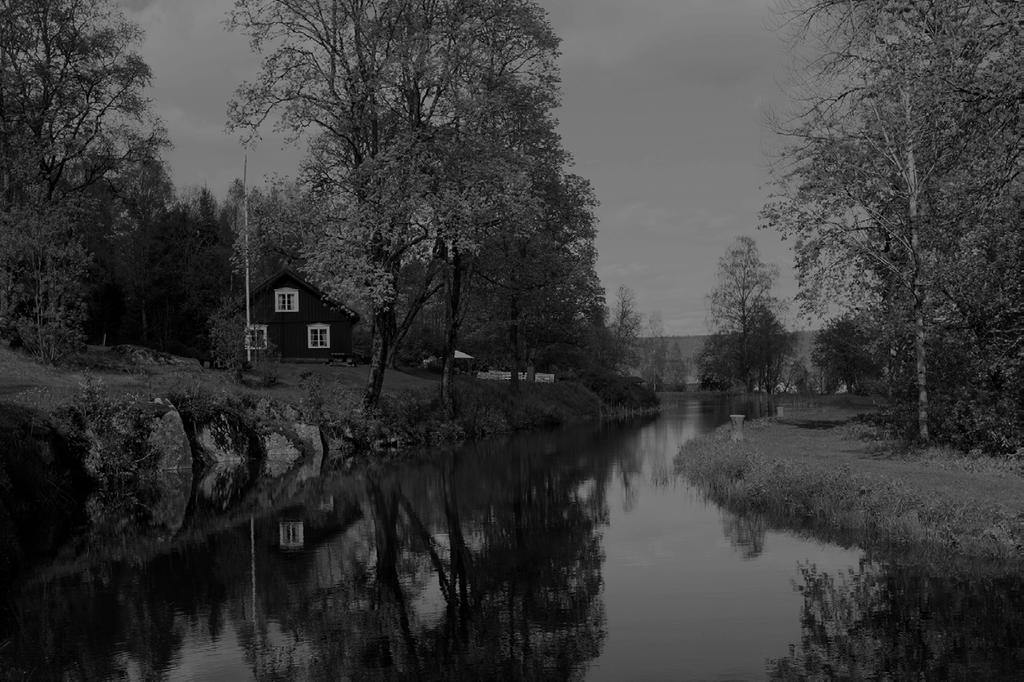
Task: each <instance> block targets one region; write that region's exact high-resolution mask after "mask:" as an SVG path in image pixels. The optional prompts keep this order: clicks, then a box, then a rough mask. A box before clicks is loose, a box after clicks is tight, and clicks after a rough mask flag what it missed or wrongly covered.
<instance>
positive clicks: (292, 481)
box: [0, 374, 657, 583]
mask: <svg viewBox="0 0 1024 682" xmlns="http://www.w3.org/2000/svg"><path fill="white" fill-rule="evenodd" d="M627 383H628V382H627ZM619 388H621V387H619ZM458 395H459V403H458V406H457V407H458V414H457V415H456V417H455V419H449V418H448V417H447V416H446V415H445V413H444V411H443V408H442V406H441V404H440V400H439V399H438V398H437V397H436V392H435V391H407V392H396V393H392V394H388V395H385V396H384V398H383V400H382V401H381V404H380V407H379V408H378V409H377V410H375V411H372V412H369V413H367V412H364V411H363V410H362V409H360V401H359V397H360V396H359V394H358V393H356V392H353V391H351V390H346V389H344V388H340V387H335V386H331V385H328V384H326V383H324V382H323V381H322V380H321V379H320V378H319V377H318V376H316V375H315V374H311V375H310V376H309V377H307V379H306V380H305V385H304V397H303V398H302V399H301V400H298V401H291V402H287V403H286V402H283V401H280V400H274V399H271V398H268V397H261V396H260V395H259V394H254V393H252V392H249V393H242V392H239V393H233V392H228V391H218V392H214V391H211V390H209V389H206V388H203V387H201V385H198V384H197V385H196V386H194V387H192V388H190V389H187V390H183V391H180V392H176V393H171V394H169V395H166V396H160V397H155V398H154V397H144V396H136V395H130V394H117V393H111V392H107V391H106V390H105V388H104V386H103V385H102V384H101V383H99V382H93V381H90V382H87V383H86V384H85V385H83V387H82V388H81V391H80V392H79V394H78V395H77V396H75V397H74V399H72V400H70V401H67V402H66V403H65V404H63V405H62V406H60V407H58V408H57V409H55V410H53V411H52V413H46V412H43V411H40V410H34V409H30V408H26V407H22V406H15V405H12V404H4V403H0V449H2V450H3V451H4V452H5V453H6V454H5V456H4V458H2V459H0V583H4V582H6V581H8V580H10V579H11V578H12V577H13V576H14V575H15V574H16V572H17V571H18V570H19V569H20V568H23V567H24V566H25V565H27V564H29V563H31V562H32V561H34V560H35V559H38V558H43V557H47V556H49V557H53V556H55V555H59V556H61V557H62V558H63V559H64V560H72V559H73V558H74V557H76V556H82V555H84V554H93V553H96V554H97V555H103V554H104V552H105V551H106V550H109V549H110V547H109V543H110V539H111V538H117V539H118V542H119V543H121V544H123V545H124V547H122V550H123V551H122V553H126V552H128V551H129V549H128V548H129V546H130V545H133V543H134V545H140V544H148V545H150V546H153V545H159V544H161V543H165V542H167V541H169V540H173V539H175V538H180V537H186V536H189V535H191V534H194V533H196V532H201V530H202V528H204V527H206V526H207V525H209V524H210V523H211V522H214V521H215V520H217V519H220V518H223V517H225V516H226V515H229V514H231V513H234V512H237V510H238V509H239V508H242V507H250V508H251V507H256V506H269V507H273V506H274V505H276V504H280V503H282V502H283V501H286V500H288V499H291V498H293V497H294V496H295V495H297V494H299V492H301V490H302V489H304V487H305V486H307V485H309V484H310V482H311V481H314V480H316V479H319V478H320V477H321V476H323V475H328V474H332V473H335V472H342V473H344V472H348V471H352V470H353V469H355V468H358V467H361V466H366V465H370V464H376V463H380V462H388V461H394V460H396V459H401V458H403V457H407V456H409V454H410V453H412V452H417V451H422V448H423V447H425V446H430V445H434V444H440V443H446V442H458V441H460V440H464V439H467V438H481V437H485V436H488V435H491V434H497V433H507V432H512V431H517V430H526V429H538V428H546V427H553V426H558V425H562V424H567V423H571V422H578V421H585V420H596V419H600V418H609V417H611V416H616V415H618V416H626V415H629V414H635V413H638V412H640V411H642V410H651V409H654V408H656V405H657V399H656V397H655V396H654V395H653V394H652V393H649V392H646V393H645V392H644V391H642V390H638V387H635V386H630V387H629V388H628V390H626V392H625V393H622V392H620V393H618V394H614V395H615V397H621V396H622V395H627V397H629V398H630V399H631V401H630V402H628V403H626V404H619V405H615V404H608V403H606V402H604V401H603V400H602V397H601V396H600V395H599V394H597V393H595V392H594V391H592V390H590V389H589V388H587V387H586V386H584V385H583V384H582V383H578V382H559V383H555V384H526V385H523V386H522V387H521V390H520V391H519V392H517V393H512V392H510V391H509V387H508V386H507V385H506V384H500V383H492V382H482V381H475V380H468V379H467V380H465V381H462V382H460V385H459V392H458ZM607 395H613V394H612V393H607ZM108 553H109V552H108ZM115 553H116V552H115Z"/></svg>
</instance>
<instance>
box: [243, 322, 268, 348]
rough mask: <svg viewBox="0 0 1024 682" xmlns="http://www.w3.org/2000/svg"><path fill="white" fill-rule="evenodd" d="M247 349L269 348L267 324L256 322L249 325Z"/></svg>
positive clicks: (246, 341)
mask: <svg viewBox="0 0 1024 682" xmlns="http://www.w3.org/2000/svg"><path fill="white" fill-rule="evenodd" d="M245 349H246V350H266V349H267V325H265V324H254V325H250V326H249V333H248V334H246V335H245Z"/></svg>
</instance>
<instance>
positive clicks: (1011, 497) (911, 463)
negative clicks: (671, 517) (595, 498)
mask: <svg viewBox="0 0 1024 682" xmlns="http://www.w3.org/2000/svg"><path fill="white" fill-rule="evenodd" d="M790 412H794V411H792V410H791V411H790ZM803 412H804V414H798V415H797V416H796V417H795V418H791V419H787V420H776V419H764V420H758V421H755V422H752V423H748V424H746V425H745V428H744V438H743V440H739V441H737V440H734V439H733V434H732V429H731V427H728V426H727V427H723V428H721V429H719V430H717V431H715V432H714V433H712V434H709V435H707V436H704V437H702V438H698V439H696V440H694V441H692V442H690V443H687V444H686V445H684V446H683V447H682V448H681V449H680V452H679V455H678V457H677V459H676V466H677V470H678V471H679V472H681V473H682V474H684V475H685V476H686V477H687V478H688V479H689V480H690V481H691V482H692V483H693V484H694V485H696V486H697V488H698V489H699V490H700V491H701V492H702V493H703V494H704V495H705V496H706V497H707V499H709V500H710V501H712V502H714V503H716V504H718V505H720V506H722V507H724V508H726V509H728V510H730V511H731V512H734V513H738V514H745V515H758V516H761V517H763V518H766V519H767V520H768V522H769V523H770V524H771V525H775V526H778V527H785V528H788V529H794V530H799V531H802V532H807V533H810V534H812V535H814V536H817V537H820V538H822V539H825V540H829V541H834V542H839V543H840V544H844V545H850V544H856V545H859V546H860V547H862V548H864V549H866V550H869V551H873V550H882V551H894V550H895V551H913V552H915V553H916V554H918V555H919V556H921V557H925V556H932V557H935V556H939V555H947V556H953V555H957V556H963V557H965V558H966V557H976V558H986V559H999V560H1012V561H1014V562H1019V561H1020V560H1021V559H1024V523H1022V519H1024V477H1022V475H1021V467H1019V466H1018V465H1017V464H1015V463H1014V462H1008V461H1007V460H1005V459H996V458H988V457H981V456H973V457H967V456H954V455H953V453H951V452H945V451H944V452H936V451H935V449H931V450H923V451H915V450H911V449H907V448H905V447H902V446H899V445H898V444H896V443H894V442H888V441H883V440H879V436H878V435H877V433H876V432H875V431H874V430H873V429H872V428H871V427H869V426H867V425H866V423H865V422H864V421H860V420H848V419H835V416H834V415H830V418H829V419H820V418H816V417H820V415H816V414H814V412H815V411H814V410H806V411H803Z"/></svg>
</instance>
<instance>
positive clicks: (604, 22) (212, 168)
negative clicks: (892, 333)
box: [119, 0, 807, 334]
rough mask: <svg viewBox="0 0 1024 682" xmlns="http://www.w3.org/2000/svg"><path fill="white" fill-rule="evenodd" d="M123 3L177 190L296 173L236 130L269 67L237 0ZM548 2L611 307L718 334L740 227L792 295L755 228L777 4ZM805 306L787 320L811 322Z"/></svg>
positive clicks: (566, 122) (778, 51) (779, 61)
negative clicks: (238, 93) (720, 298)
mask: <svg viewBox="0 0 1024 682" xmlns="http://www.w3.org/2000/svg"><path fill="white" fill-rule="evenodd" d="M119 1H120V3H121V4H122V5H123V6H124V7H125V8H126V10H127V11H128V14H129V16H130V17H131V18H132V19H134V20H135V21H136V22H137V23H138V24H139V25H140V26H141V27H142V29H143V30H144V31H145V33H146V37H145V40H144V42H143V44H142V46H141V48H140V51H141V54H142V56H143V58H144V59H145V60H146V61H147V62H148V63H149V65H150V66H151V68H152V69H153V84H152V87H151V89H150V92H149V96H150V97H151V98H152V100H153V107H154V110H155V111H156V113H157V114H158V115H159V116H160V117H161V118H162V119H163V121H164V123H165V125H166V127H167V130H168V133H169V136H170V139H171V142H172V144H173V148H172V149H171V150H169V151H168V152H167V153H166V154H165V157H166V159H167V161H168V163H169V165H170V167H171V171H172V174H173V178H174V181H175V184H176V185H177V186H178V187H179V188H185V187H189V186H207V187H209V188H210V189H211V190H213V191H214V193H215V194H216V195H217V196H223V195H224V194H225V193H226V190H227V187H228V185H229V184H230V182H231V181H232V180H233V179H234V178H237V177H240V176H241V171H242V159H243V154H245V153H248V167H249V181H250V183H251V184H252V183H259V182H261V181H262V179H263V178H265V177H270V176H289V175H292V174H294V172H295V169H296V166H297V163H298V161H299V159H300V158H301V150H300V149H296V148H293V147H288V146H285V145H284V143H283V141H282V140H281V139H279V138H275V137H274V136H272V135H268V136H266V137H265V138H264V140H263V141H262V142H261V143H260V144H259V145H258V146H257V147H256V148H255V149H250V150H248V151H247V152H246V150H243V148H242V145H241V142H240V140H239V138H238V136H237V135H236V134H232V133H228V132H227V131H226V129H225V122H226V108H227V101H228V99H229V98H230V97H231V95H232V93H233V92H234V90H235V88H236V87H237V86H238V84H239V83H241V82H242V81H243V80H246V79H251V78H253V77H254V76H255V74H256V73H257V68H258V63H259V59H258V57H257V56H255V55H253V54H252V53H251V52H250V51H249V47H248V42H247V40H246V39H245V37H244V36H242V35H240V34H236V33H229V32H227V31H226V29H225V27H224V19H225V16H226V14H227V12H228V10H229V9H230V7H231V5H232V0H119ZM540 2H541V4H542V5H543V6H544V7H546V8H547V10H548V11H549V13H550V19H551V23H552V25H553V26H554V28H555V31H556V32H557V33H558V34H559V35H560V36H561V38H562V57H561V61H560V65H561V70H562V98H563V100H562V106H561V108H560V110H559V111H558V118H559V121H560V123H559V125H560V130H561V134H562V139H563V142H564V144H565V147H566V148H567V149H568V151H569V152H570V153H571V154H572V155H573V158H574V159H575V168H574V169H573V170H574V172H576V173H578V174H579V175H582V176H583V177H586V178H588V179H589V180H590V181H591V182H592V183H593V185H594V189H595V192H596V194H597V198H598V201H599V202H600V207H599V208H598V210H597V216H598V219H599V233H598V238H597V248H598V251H599V254H600V257H599V260H598V274H599V276H600V277H601V281H602V283H603V284H604V285H605V288H606V290H607V292H608V294H607V297H608V302H609V304H612V303H613V302H614V300H615V296H616V292H617V290H618V288H619V286H620V285H625V286H627V287H629V288H631V289H632V290H633V291H634V292H635V293H636V298H637V304H638V307H639V309H640V310H641V311H642V312H644V313H645V314H651V313H654V312H658V313H660V314H661V317H662V319H663V322H664V328H665V333H667V334H703V333H705V332H706V330H707V312H706V306H705V300H706V296H707V294H708V293H709V292H710V291H711V289H712V288H714V286H715V283H716V277H715V275H716V272H717V268H718V259H719V257H720V256H721V255H722V254H723V253H724V252H725V249H726V247H727V246H728V245H729V244H730V243H732V242H733V241H734V240H735V239H736V238H737V237H739V236H741V235H748V236H751V237H753V238H754V239H755V240H756V241H757V244H758V246H759V248H760V251H761V255H762V259H763V260H764V261H766V262H768V263H774V264H776V265H778V266H779V268H780V270H781V276H780V279H779V282H778V284H777V285H776V291H775V293H776V295H777V296H780V297H782V298H792V297H793V295H795V293H796V284H795V280H794V276H793V268H792V254H791V252H790V251H789V249H788V245H787V244H786V243H784V242H782V241H781V240H780V239H779V237H778V236H777V235H776V234H775V233H773V232H770V231H766V230H758V229H757V222H758V219H757V214H758V211H759V210H760V208H761V205H762V203H763V202H764V198H765V195H766V192H767V189H766V185H767V182H768V180H769V175H768V166H769V163H770V151H771V149H772V143H773V140H772V138H771V135H770V134H769V132H768V131H767V129H766V127H765V124H764V114H765V111H766V110H767V108H769V107H772V106H779V105H780V104H781V103H782V102H783V96H782V90H781V86H780V85H779V84H780V83H781V82H783V81H784V80H785V78H786V76H787V67H788V59H787V53H786V50H785V46H784V45H783V44H782V42H781V40H780V39H779V37H778V36H777V35H775V34H774V33H773V32H771V31H770V30H769V29H768V28H767V26H769V25H770V24H771V21H772V16H771V13H770V5H771V0H540ZM792 310H793V311H794V312H793V313H791V316H790V320H789V321H790V323H791V324H793V325H794V326H797V327H805V326H807V322H806V321H803V320H800V319H797V318H796V317H795V307H793V308H792Z"/></svg>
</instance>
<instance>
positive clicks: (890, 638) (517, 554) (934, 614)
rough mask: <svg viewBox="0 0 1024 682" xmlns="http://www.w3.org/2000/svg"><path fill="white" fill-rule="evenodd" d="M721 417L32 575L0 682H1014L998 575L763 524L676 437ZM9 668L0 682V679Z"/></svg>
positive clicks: (330, 502)
mask: <svg viewBox="0 0 1024 682" xmlns="http://www.w3.org/2000/svg"><path fill="white" fill-rule="evenodd" d="M736 409H738V408H737V406H735V405H731V406H730V405H727V404H724V403H722V402H714V401H700V400H696V399H686V398H671V399H670V400H669V402H668V404H667V406H666V409H665V411H664V414H663V415H662V416H661V417H659V418H658V419H656V420H653V421H649V422H647V423H643V424H633V425H620V426H605V427H601V428H596V427H588V428H577V429H570V430H563V431H559V432H555V433H547V434H530V435H525V436H518V437H514V438H508V439H501V440H492V441H488V442H484V443H479V444H474V445H468V446H466V447H462V448H459V449H456V450H452V451H448V452H440V453H437V455H436V456H435V457H434V458H433V459H431V460H430V461H429V462H428V463H424V464H419V465H416V466H410V467H405V468H402V469H399V470H396V471H392V472H388V473H383V474H376V475H365V476H361V477H358V478H349V479H346V480H337V481H333V482H326V483H325V485H324V486H323V487H322V489H318V490H316V491H315V492H311V493H309V494H308V495H306V496H305V497H303V498H301V499H299V500H296V503H295V505H294V506H292V507H289V508H287V509H285V510H282V511H276V512H273V513H266V514H264V515H262V516H256V517H254V518H252V519H251V521H250V522H248V523H242V524H240V525H239V526H237V527H234V528H230V529H228V530H222V531H219V532H216V533H212V534H210V535H208V536H207V537H205V539H203V540H201V541H198V542H196V543H194V544H192V545H190V546H189V547H188V548H186V549H182V550H180V551H177V552H174V553H170V554H165V555H163V556H160V557H158V558H156V559H152V560H148V561H145V562H124V563H107V564H103V565H102V566H101V567H99V568H92V569H89V570H87V571H85V572H78V573H74V574H71V575H66V576H65V577H60V578H48V579H45V580H42V579H40V580H36V581H35V582H33V583H31V584H30V585H28V586H27V587H25V588H24V589H22V590H21V591H20V593H19V594H18V595H15V596H14V597H13V600H14V613H15V616H14V618H13V619H12V620H11V621H10V622H9V623H7V624H6V625H4V626H2V627H3V629H0V680H6V679H18V680H20V679H39V680H51V679H54V680H56V679H65V680H120V679H144V680H150V679H158V680H218V681H219V680H299V679H313V680H338V679H340V680H346V679H347V680H375V679H381V680H383V679H410V680H413V679H437V680H455V679H464V680H486V679H491V680H513V679H531V680H542V679H554V680H559V679H587V680H688V679H694V680H709V679H710V680H746V679H764V678H766V677H776V678H779V679H802V678H806V677H818V678H830V677H842V678H847V679H859V678H871V679H905V678H906V677H908V676H916V675H917V674H922V675H923V676H924V677H927V678H929V679H947V678H954V679H981V678H984V679H998V678H1005V679H1012V678H1013V677H1015V676H1016V675H1017V674H1018V673H1019V671H1020V670H1022V669H1024V652H1022V642H1024V627H1022V620H1024V615H1022V614H1024V590H1022V587H1021V581H1020V579H1019V577H1017V576H1006V575H1002V576H999V575H996V576H992V575H988V574H986V575H985V576H980V577H973V578H972V577H955V576H951V575H948V574H945V573H943V574H941V575H933V574H932V573H930V572H929V569H927V568H924V567H921V566H915V565H914V564H913V563H907V562H905V561H902V562H896V561H892V562H885V561H879V560H872V561H868V560H866V559H865V558H864V557H863V556H862V555H861V553H860V552H859V551H857V550H851V549H843V548H840V547H837V546H834V545H829V544H823V543H818V542H815V541H813V540H808V539H805V538H801V537H798V536H796V535H795V534H791V533H788V532H784V531H775V530H772V529H770V528H769V524H768V523H767V522H766V521H765V520H763V519H757V518H742V517H737V516H735V515H733V514H730V513H728V512H726V511H724V510H722V509H719V508H717V507H716V506H714V505H713V504H711V503H709V502H706V501H704V500H703V498H702V497H701V495H700V494H699V493H698V492H697V491H696V490H694V489H693V488H692V487H691V486H689V485H688V484H687V483H686V482H685V481H683V480H681V479H680V478H679V477H677V475H676V474H675V473H674V468H673V459H674V457H675V455H676V452H677V451H678V449H679V446H680V444H682V443H684V442H685V441H687V440H688V439H691V438H693V437H694V436H696V435H698V434H700V433H703V432H706V431H708V430H710V429H713V428H715V427H716V426H718V425H719V424H721V423H723V422H725V421H727V415H728V413H729V412H731V411H734V410H736ZM5 671H6V672H5Z"/></svg>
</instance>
